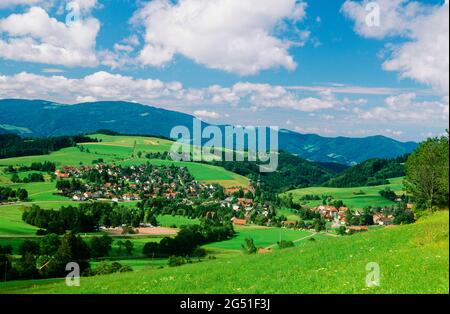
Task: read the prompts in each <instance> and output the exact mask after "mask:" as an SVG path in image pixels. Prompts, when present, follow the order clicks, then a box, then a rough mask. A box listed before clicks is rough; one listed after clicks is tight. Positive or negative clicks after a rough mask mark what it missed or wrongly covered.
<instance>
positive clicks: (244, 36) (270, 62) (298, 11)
mask: <svg viewBox="0 0 450 314" xmlns="http://www.w3.org/2000/svg"><path fill="white" fill-rule="evenodd" d="M305 8H306V4H305V3H304V2H302V1H297V0H259V1H257V2H255V1H251V0H241V1H229V0H180V1H178V3H173V2H171V1H169V0H154V1H151V2H149V3H147V4H146V5H145V6H144V7H143V8H141V9H140V10H139V11H138V12H137V13H136V14H135V16H134V17H133V21H134V23H136V24H143V25H144V26H145V29H146V35H145V46H144V48H143V49H142V51H141V52H140V54H139V60H140V62H141V63H142V64H144V65H148V66H164V65H165V64H167V63H169V62H171V61H172V60H173V58H174V56H175V55H176V54H180V55H182V56H184V57H186V58H189V59H191V60H193V61H195V62H197V63H199V64H202V65H205V66H207V67H209V68H212V69H220V70H224V71H227V72H233V73H238V74H241V75H250V74H256V73H258V72H259V71H261V70H266V69H272V68H277V67H283V68H286V69H288V70H294V69H295V68H296V67H297V64H296V62H295V61H294V59H293V57H292V56H291V55H290V54H289V52H288V50H289V48H290V47H291V46H293V45H296V44H301V43H302V41H304V40H305V38H306V37H307V36H308V33H307V32H302V31H300V30H298V29H297V27H295V25H296V24H297V22H298V21H300V20H301V19H303V18H304V17H305V14H306V13H305ZM284 22H289V23H291V24H290V25H293V27H291V29H294V30H293V32H294V33H296V34H297V39H298V42H295V41H293V40H288V39H283V38H279V37H276V36H275V35H274V33H276V29H277V28H278V27H280V25H282V24H283V23H284Z"/></svg>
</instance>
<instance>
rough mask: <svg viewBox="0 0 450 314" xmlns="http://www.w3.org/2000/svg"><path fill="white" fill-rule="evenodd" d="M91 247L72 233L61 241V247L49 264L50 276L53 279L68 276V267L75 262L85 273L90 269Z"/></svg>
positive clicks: (68, 233)
mask: <svg viewBox="0 0 450 314" xmlns="http://www.w3.org/2000/svg"><path fill="white" fill-rule="evenodd" d="M89 257H90V256H89V247H88V245H87V244H86V242H84V241H83V239H82V238H81V237H80V236H78V237H77V236H75V234H74V233H73V232H71V231H69V232H67V233H66V234H65V235H64V236H63V238H62V239H61V245H60V246H59V248H58V251H57V252H56V254H55V255H54V257H53V259H52V260H51V261H50V263H49V264H48V270H47V272H48V274H49V275H50V276H52V277H57V276H62V275H65V274H66V265H67V264H68V263H70V262H75V263H77V264H78V265H79V266H80V271H81V272H83V271H85V270H87V269H89Z"/></svg>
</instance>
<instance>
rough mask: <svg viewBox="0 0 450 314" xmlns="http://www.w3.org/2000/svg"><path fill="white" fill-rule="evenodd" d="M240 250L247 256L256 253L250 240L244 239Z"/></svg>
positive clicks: (253, 243)
mask: <svg viewBox="0 0 450 314" xmlns="http://www.w3.org/2000/svg"><path fill="white" fill-rule="evenodd" d="M242 249H243V250H244V252H246V253H247V254H255V253H256V252H257V251H258V249H257V248H256V246H255V242H254V241H253V239H252V238H247V239H245V242H244V244H242Z"/></svg>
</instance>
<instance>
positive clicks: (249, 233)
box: [206, 226, 313, 250]
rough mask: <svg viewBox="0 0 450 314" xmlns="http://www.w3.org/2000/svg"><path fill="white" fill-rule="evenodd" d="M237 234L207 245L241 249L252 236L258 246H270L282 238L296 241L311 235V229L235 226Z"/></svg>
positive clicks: (208, 246) (209, 246) (226, 248)
mask: <svg viewBox="0 0 450 314" xmlns="http://www.w3.org/2000/svg"><path fill="white" fill-rule="evenodd" d="M235 230H236V232H237V235H236V236H235V237H234V238H232V239H230V240H227V241H223V242H217V243H212V244H208V245H206V247H207V248H219V249H225V250H241V249H242V244H243V243H244V241H245V239H246V238H252V239H253V240H254V242H255V245H256V247H258V248H268V247H270V246H273V245H274V244H276V243H277V242H278V241H280V240H285V241H296V240H300V239H303V238H305V237H308V236H311V235H312V234H313V233H312V232H309V231H300V230H291V229H282V228H264V227H252V226H249V227H240V226H238V227H235Z"/></svg>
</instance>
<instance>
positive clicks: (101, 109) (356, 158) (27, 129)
mask: <svg viewBox="0 0 450 314" xmlns="http://www.w3.org/2000/svg"><path fill="white" fill-rule="evenodd" d="M193 118H194V117H193V116H191V115H188V114H184V113H180V112H176V111H171V110H165V109H161V108H156V107H152V106H147V105H142V104H137V103H130V102H119V101H103V102H91V103H81V104H74V105H65V104H57V103H54V102H51V101H44V100H21V99H4V100H0V134H1V133H6V132H10V133H16V134H20V135H22V136H24V137H47V136H58V135H75V134H79V133H88V132H93V131H96V130H100V129H108V130H112V131H115V132H119V133H122V134H142V135H155V136H164V137H169V136H170V132H171V130H172V128H173V127H174V126H186V127H188V128H189V129H192V119H193ZM208 125H209V124H208V123H204V127H205V126H208ZM221 127H224V126H223V125H222V126H221ZM279 147H280V149H282V150H284V151H287V152H290V153H292V154H294V155H297V156H299V157H301V158H304V159H307V160H311V161H317V162H324V163H339V164H343V165H354V164H357V163H361V162H363V161H365V160H368V159H371V158H395V157H397V156H401V155H404V154H407V153H410V152H412V151H413V150H414V149H415V148H416V147H417V143H414V142H399V141H397V140H394V139H391V138H388V137H385V136H371V137H365V138H349V137H336V138H331V137H322V136H319V135H315V134H300V133H296V132H293V131H290V130H284V129H283V130H280V133H279Z"/></svg>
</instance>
